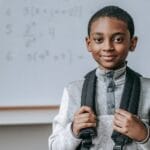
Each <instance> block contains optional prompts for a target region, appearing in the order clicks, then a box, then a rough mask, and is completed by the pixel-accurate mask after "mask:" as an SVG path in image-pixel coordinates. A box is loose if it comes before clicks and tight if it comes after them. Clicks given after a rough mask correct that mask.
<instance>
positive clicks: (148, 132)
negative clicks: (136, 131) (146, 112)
mask: <svg viewBox="0 0 150 150" xmlns="http://www.w3.org/2000/svg"><path fill="white" fill-rule="evenodd" d="M143 124H144V126H145V132H146V133H145V134H144V136H143V138H142V139H140V140H138V141H137V143H139V144H144V143H146V142H147V141H148V140H149V138H150V127H149V125H148V124H146V123H143Z"/></svg>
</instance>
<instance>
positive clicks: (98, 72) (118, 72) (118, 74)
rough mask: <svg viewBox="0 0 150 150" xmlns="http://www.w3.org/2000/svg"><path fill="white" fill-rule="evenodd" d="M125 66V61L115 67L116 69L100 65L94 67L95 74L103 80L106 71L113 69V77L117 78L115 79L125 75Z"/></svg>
mask: <svg viewBox="0 0 150 150" xmlns="http://www.w3.org/2000/svg"><path fill="white" fill-rule="evenodd" d="M126 67H127V65H126V63H125V64H124V65H123V66H122V67H121V68H119V69H116V70H104V69H102V68H101V67H98V68H97V69H96V76H97V78H99V79H104V80H105V78H106V73H108V72H110V71H114V74H113V79H114V80H117V79H120V78H121V77H122V76H125V72H126Z"/></svg>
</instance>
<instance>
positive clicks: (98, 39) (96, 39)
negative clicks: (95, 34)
mask: <svg viewBox="0 0 150 150" xmlns="http://www.w3.org/2000/svg"><path fill="white" fill-rule="evenodd" d="M94 41H95V43H97V44H100V43H102V42H103V38H94Z"/></svg>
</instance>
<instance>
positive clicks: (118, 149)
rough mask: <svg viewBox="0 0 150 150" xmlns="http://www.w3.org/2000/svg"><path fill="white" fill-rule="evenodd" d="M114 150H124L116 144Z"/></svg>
mask: <svg viewBox="0 0 150 150" xmlns="http://www.w3.org/2000/svg"><path fill="white" fill-rule="evenodd" d="M113 150H123V145H117V144H115V145H114V147H113Z"/></svg>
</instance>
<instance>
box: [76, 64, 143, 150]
mask: <svg viewBox="0 0 150 150" xmlns="http://www.w3.org/2000/svg"><path fill="white" fill-rule="evenodd" d="M95 72H96V69H95V70H93V71H91V72H89V73H88V74H87V75H86V76H85V81H84V83H83V88H82V95H81V106H89V107H91V108H92V110H93V111H94V113H95V115H96V108H95V95H96V82H97V77H96V74H95ZM140 76H141V75H140V74H138V73H137V72H135V71H133V70H132V69H130V68H129V67H127V68H126V80H125V86H124V90H123V93H122V100H121V103H120V108H121V109H124V110H126V111H128V112H130V113H132V114H134V115H137V113H138V105H139V100H140V90H141V83H140ZM96 135H97V133H96V128H86V129H82V130H81V131H80V133H79V138H81V139H82V141H81V143H80V145H79V146H78V148H77V149H76V150H89V149H90V147H92V139H93V138H94V137H95V136H96ZM111 138H112V140H113V141H114V143H115V145H114V147H113V150H123V147H124V145H126V144H130V143H132V139H131V138H129V137H127V136H125V135H123V134H121V133H119V132H117V131H113V133H112V136H111Z"/></svg>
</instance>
